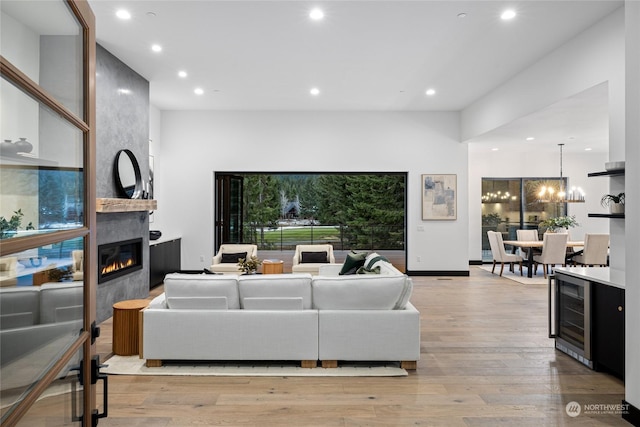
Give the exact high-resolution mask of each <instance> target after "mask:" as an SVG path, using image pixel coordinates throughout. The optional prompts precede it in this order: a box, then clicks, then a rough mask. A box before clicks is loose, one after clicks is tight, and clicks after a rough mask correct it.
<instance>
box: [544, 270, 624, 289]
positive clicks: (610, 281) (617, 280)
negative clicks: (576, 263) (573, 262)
mask: <svg viewBox="0 0 640 427" xmlns="http://www.w3.org/2000/svg"><path fill="white" fill-rule="evenodd" d="M553 270H554V271H556V272H558V273H564V274H567V275H569V276H573V277H578V278H580V279H587V280H591V281H594V282H598V283H602V284H605V285H609V286H614V287H616V288H620V289H624V287H625V286H624V283H625V281H624V276H625V275H624V271H622V270H612V269H611V268H609V267H557V268H554V269H553Z"/></svg>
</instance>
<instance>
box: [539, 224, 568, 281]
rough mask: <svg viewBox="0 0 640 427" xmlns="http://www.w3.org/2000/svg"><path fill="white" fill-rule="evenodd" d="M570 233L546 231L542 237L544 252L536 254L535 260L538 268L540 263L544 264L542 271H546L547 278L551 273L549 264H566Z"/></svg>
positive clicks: (545, 276)
mask: <svg viewBox="0 0 640 427" xmlns="http://www.w3.org/2000/svg"><path fill="white" fill-rule="evenodd" d="M568 239H569V234H567V233H545V234H544V237H543V238H542V253H541V254H540V255H534V256H533V261H534V262H535V264H536V270H537V268H538V264H542V271H543V272H544V278H545V279H546V278H547V274H549V265H551V267H552V268H553V267H555V266H556V264H560V265H563V266H564V265H565V264H566V256H567V240H568Z"/></svg>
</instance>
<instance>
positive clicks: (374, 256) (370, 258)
mask: <svg viewBox="0 0 640 427" xmlns="http://www.w3.org/2000/svg"><path fill="white" fill-rule="evenodd" d="M379 262H389V260H388V259H387V258H385V257H383V256H382V255H380V254H378V253H376V252H373V253H370V254H369V255H367V258H366V259H365V262H364V267H365V268H366V269H367V270H373V269H374V268H376V266H378V263H379Z"/></svg>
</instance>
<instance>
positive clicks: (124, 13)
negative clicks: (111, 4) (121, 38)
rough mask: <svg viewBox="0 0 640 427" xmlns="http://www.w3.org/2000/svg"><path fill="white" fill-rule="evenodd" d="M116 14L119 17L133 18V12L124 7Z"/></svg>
mask: <svg viewBox="0 0 640 427" xmlns="http://www.w3.org/2000/svg"><path fill="white" fill-rule="evenodd" d="M116 16H117V17H118V18H120V19H124V20H127V19H131V14H130V13H129V11H128V10H124V9H119V10H118V11H117V12H116Z"/></svg>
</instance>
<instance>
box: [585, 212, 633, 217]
mask: <svg viewBox="0 0 640 427" xmlns="http://www.w3.org/2000/svg"><path fill="white" fill-rule="evenodd" d="M588 216H589V217H591V218H624V214H599V213H590V214H589V215H588Z"/></svg>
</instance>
